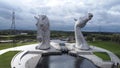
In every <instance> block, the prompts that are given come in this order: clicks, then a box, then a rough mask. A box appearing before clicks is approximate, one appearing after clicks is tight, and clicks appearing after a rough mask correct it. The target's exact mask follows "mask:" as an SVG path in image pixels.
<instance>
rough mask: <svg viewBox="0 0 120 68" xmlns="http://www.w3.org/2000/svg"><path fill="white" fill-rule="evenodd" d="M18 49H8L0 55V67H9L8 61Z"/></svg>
mask: <svg viewBox="0 0 120 68" xmlns="http://www.w3.org/2000/svg"><path fill="white" fill-rule="evenodd" d="M18 52H19V51H9V52H6V53H4V54H2V55H0V68H11V66H10V63H11V60H12V58H13V56H14V55H15V54H17V53H18Z"/></svg>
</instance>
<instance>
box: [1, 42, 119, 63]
mask: <svg viewBox="0 0 120 68" xmlns="http://www.w3.org/2000/svg"><path fill="white" fill-rule="evenodd" d="M37 45H38V44H31V45H24V46H19V47H13V48H8V49H3V50H0V55H2V54H4V53H6V52H8V51H32V50H33V51H34V50H35V47H36V46H37ZM72 45H73V44H72ZM91 48H92V50H91V51H93V52H107V53H108V54H109V56H110V57H111V61H112V62H114V63H115V64H117V63H119V64H120V59H119V58H118V57H117V56H116V55H115V54H114V53H112V52H110V51H108V50H106V49H103V48H99V47H95V46H91ZM89 57H90V56H89ZM90 58H92V56H91V57H90ZM93 59H94V58H93ZM96 60H101V59H99V58H98V57H96Z"/></svg>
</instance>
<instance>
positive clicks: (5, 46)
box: [0, 42, 37, 50]
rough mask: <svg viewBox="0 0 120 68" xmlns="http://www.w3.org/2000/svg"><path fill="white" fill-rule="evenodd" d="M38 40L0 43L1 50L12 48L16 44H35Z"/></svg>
mask: <svg viewBox="0 0 120 68" xmlns="http://www.w3.org/2000/svg"><path fill="white" fill-rule="evenodd" d="M34 43H37V42H24V43H15V44H13V43H0V50H2V49H6V48H10V47H16V46H22V45H27V44H34Z"/></svg>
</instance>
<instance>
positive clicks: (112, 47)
mask: <svg viewBox="0 0 120 68" xmlns="http://www.w3.org/2000/svg"><path fill="white" fill-rule="evenodd" d="M89 44H90V45H93V46H97V47H101V48H104V49H107V50H109V51H111V52H113V53H114V54H116V55H117V56H118V57H119V58H120V44H118V43H115V42H111V41H95V42H89Z"/></svg>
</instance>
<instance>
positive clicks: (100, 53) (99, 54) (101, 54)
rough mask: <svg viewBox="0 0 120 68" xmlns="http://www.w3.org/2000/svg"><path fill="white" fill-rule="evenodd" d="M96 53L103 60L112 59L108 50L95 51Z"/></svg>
mask: <svg viewBox="0 0 120 68" xmlns="http://www.w3.org/2000/svg"><path fill="white" fill-rule="evenodd" d="M94 54H95V55H96V56H98V57H100V58H101V59H102V60H103V61H110V60H111V59H110V57H109V55H108V54H107V53H106V52H94Z"/></svg>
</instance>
